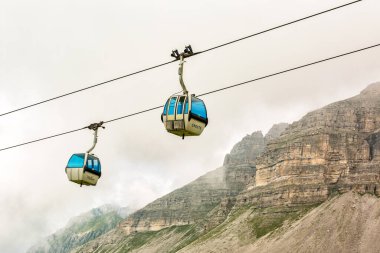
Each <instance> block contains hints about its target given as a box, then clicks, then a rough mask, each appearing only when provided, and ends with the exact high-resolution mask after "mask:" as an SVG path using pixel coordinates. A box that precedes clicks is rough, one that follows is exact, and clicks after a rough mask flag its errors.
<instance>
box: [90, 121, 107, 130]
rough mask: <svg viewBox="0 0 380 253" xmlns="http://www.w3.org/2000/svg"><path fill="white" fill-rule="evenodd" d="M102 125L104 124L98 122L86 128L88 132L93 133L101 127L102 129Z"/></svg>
mask: <svg viewBox="0 0 380 253" xmlns="http://www.w3.org/2000/svg"><path fill="white" fill-rule="evenodd" d="M103 123H104V122H103V121H100V122H99V123H92V124H91V125H89V126H88V127H87V128H88V129H90V130H94V131H96V130H98V128H99V127H101V128H103V129H104V128H105V127H104V126H102V125H103Z"/></svg>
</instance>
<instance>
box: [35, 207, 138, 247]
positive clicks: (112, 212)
mask: <svg viewBox="0 0 380 253" xmlns="http://www.w3.org/2000/svg"><path fill="white" fill-rule="evenodd" d="M130 212H131V210H129V209H127V208H119V207H116V206H111V205H105V206H102V207H99V208H95V209H92V210H91V211H89V212H87V213H84V214H81V215H80V216H78V217H75V218H72V219H71V220H70V221H69V223H68V224H67V225H66V227H65V228H63V229H61V230H60V231H58V232H56V233H54V234H53V235H51V236H49V237H48V238H46V239H44V240H43V241H41V242H40V243H38V244H36V245H35V246H33V247H32V248H30V249H29V250H28V253H66V252H70V251H71V250H72V249H74V248H76V247H78V246H80V245H83V244H85V243H87V242H89V241H91V240H93V239H95V238H97V237H99V236H101V235H103V234H105V233H106V232H108V231H110V230H111V229H114V228H115V227H116V226H117V224H118V223H119V222H120V221H121V220H122V219H123V218H125V216H123V215H125V214H127V213H130Z"/></svg>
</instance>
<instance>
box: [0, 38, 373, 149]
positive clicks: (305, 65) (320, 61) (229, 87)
mask: <svg viewBox="0 0 380 253" xmlns="http://www.w3.org/2000/svg"><path fill="white" fill-rule="evenodd" d="M379 46H380V44H376V45H373V46H369V47H365V48H361V49H358V50H354V51H351V52H347V53H344V54H339V55H336V56H333V57H329V58H325V59H323V60H319V61H315V62H311V63H308V64H304V65H300V66H298V67H294V68H290V69H287V70H283V71H280V72H276V73H273V74H270V75H266V76H262V77H259V78H255V79H252V80H249V81H245V82H241V83H237V84H234V85H230V86H226V87H224V88H220V89H216V90H213V91H209V92H205V93H202V94H200V95H198V97H200V96H206V95H209V94H212V93H216V92H220V91H223V90H227V89H231V88H235V87H238V86H241V85H244V84H248V83H253V82H256V81H258V80H262V79H266V78H269V77H272V76H276V75H280V74H284V73H287V72H291V71H294V70H297V69H301V68H305V67H309V66H312V65H315V64H318V63H322V62H326V61H330V60H333V59H337V58H340V57H344V56H347V55H351V54H355V53H359V52H362V51H365V50H369V49H372V48H375V47H379ZM162 107H164V106H163V105H161V106H156V107H152V108H150V109H146V110H142V111H139V112H135V113H131V114H127V115H125V116H122V117H118V118H114V119H111V120H107V121H104V122H103V124H107V123H111V122H115V121H118V120H121V119H125V118H129V117H132V116H136V115H139V114H143V113H146V112H149V111H153V110H156V109H159V108H162ZM87 128H89V126H86V127H82V128H78V129H75V130H71V131H67V132H63V133H59V134H55V135H51V136H48V137H44V138H40V139H36V140H33V141H28V142H24V143H20V144H17V145H13V146H9V147H6V148H2V149H0V151H4V150H7V149H12V148H16V147H20V146H24V145H28V144H31V143H34V142H39V141H43V140H47V139H50V138H54V137H58V136H62V135H66V134H70V133H74V132H77V131H80V130H83V129H87Z"/></svg>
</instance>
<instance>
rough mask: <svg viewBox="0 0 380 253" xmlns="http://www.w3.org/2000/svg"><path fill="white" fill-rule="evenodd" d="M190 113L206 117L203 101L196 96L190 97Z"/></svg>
mask: <svg viewBox="0 0 380 253" xmlns="http://www.w3.org/2000/svg"><path fill="white" fill-rule="evenodd" d="M191 113H192V114H195V115H197V116H199V117H201V118H204V119H207V111H206V106H205V104H204V103H203V101H202V100H200V99H198V98H194V97H193V98H191Z"/></svg>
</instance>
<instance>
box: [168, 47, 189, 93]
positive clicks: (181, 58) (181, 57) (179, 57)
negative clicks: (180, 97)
mask: <svg viewBox="0 0 380 253" xmlns="http://www.w3.org/2000/svg"><path fill="white" fill-rule="evenodd" d="M193 54H194V52H193V49H192V48H191V45H188V46H186V47H185V50H184V51H183V53H181V54H180V53H178V50H177V49H176V50H173V51H172V54H171V56H172V57H174V58H176V59H177V60H179V69H178V75H179V83H180V84H181V87H182V91H183V94H184V95H187V94H188V93H189V91H188V90H187V88H186V85H185V82H184V81H183V65H184V64H185V58H187V57H190V56H192V55H193Z"/></svg>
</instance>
